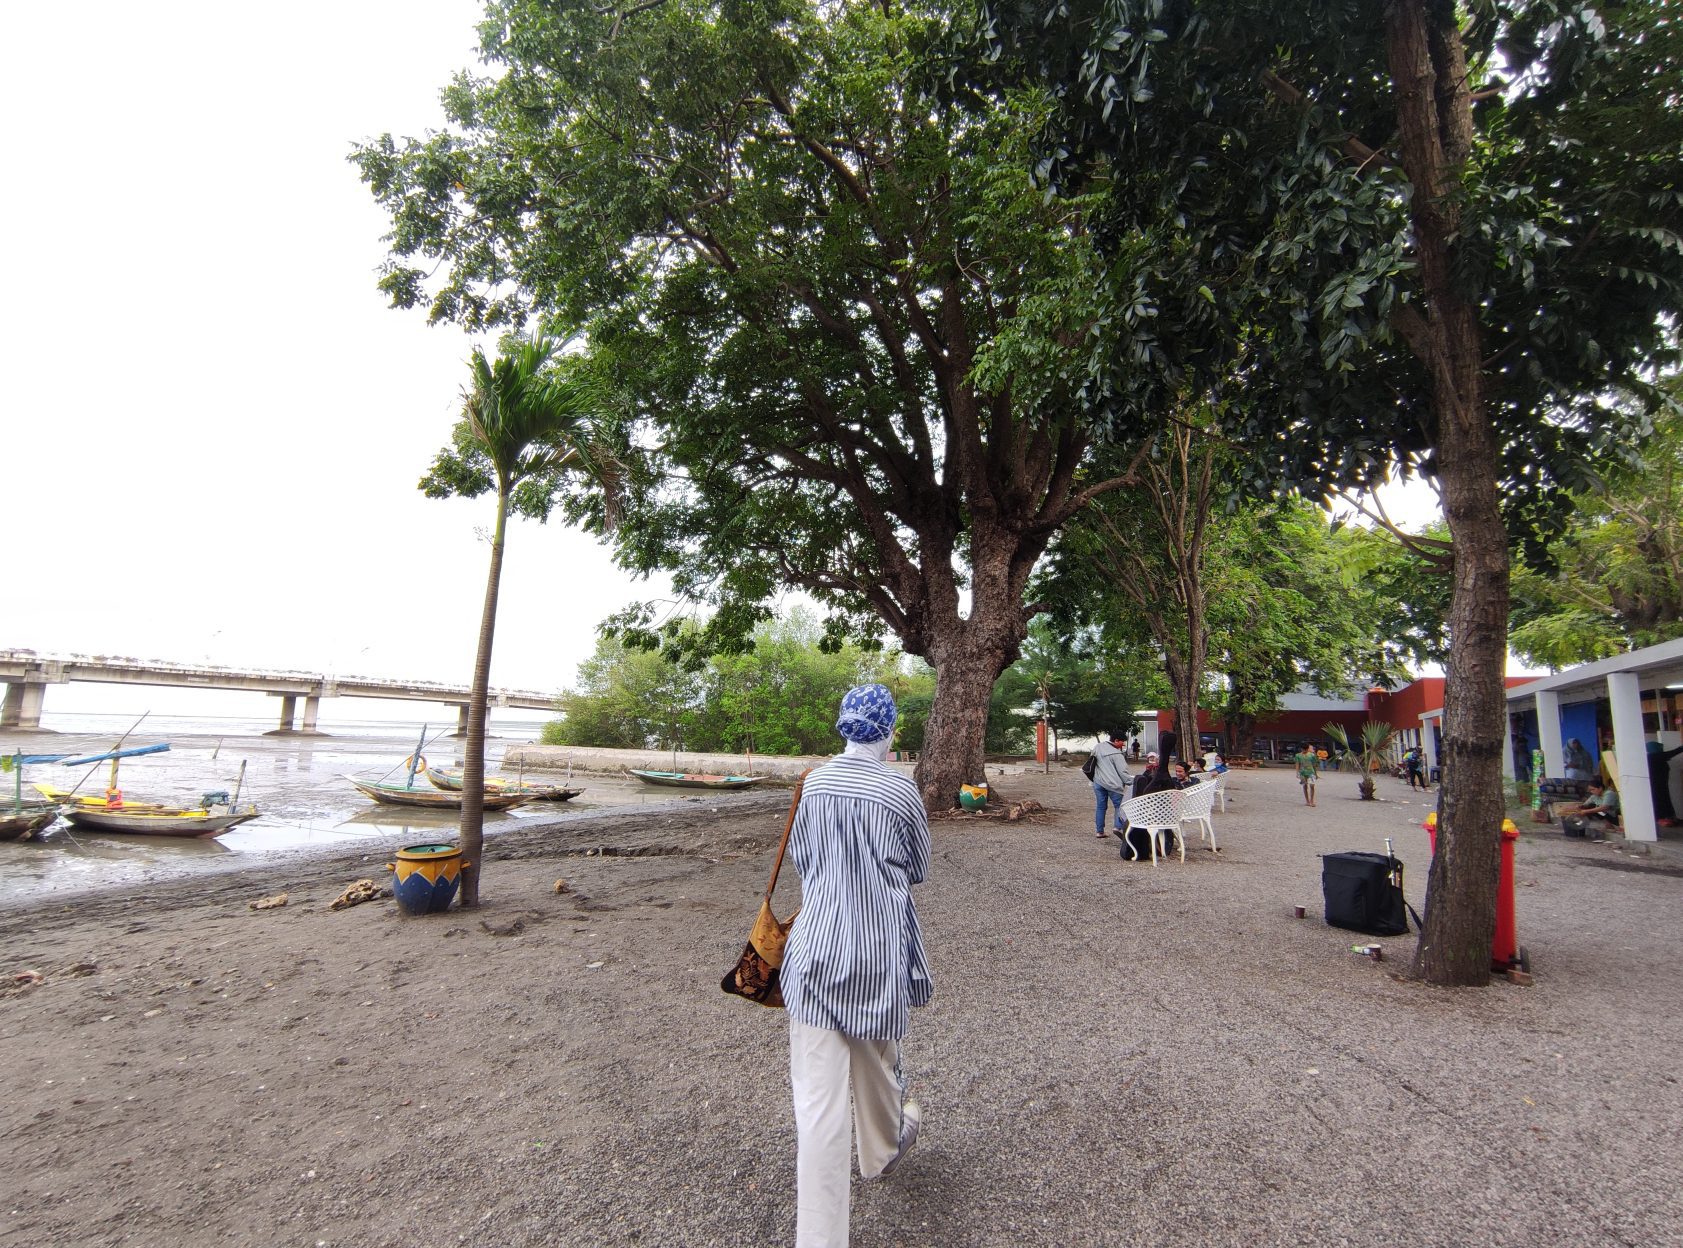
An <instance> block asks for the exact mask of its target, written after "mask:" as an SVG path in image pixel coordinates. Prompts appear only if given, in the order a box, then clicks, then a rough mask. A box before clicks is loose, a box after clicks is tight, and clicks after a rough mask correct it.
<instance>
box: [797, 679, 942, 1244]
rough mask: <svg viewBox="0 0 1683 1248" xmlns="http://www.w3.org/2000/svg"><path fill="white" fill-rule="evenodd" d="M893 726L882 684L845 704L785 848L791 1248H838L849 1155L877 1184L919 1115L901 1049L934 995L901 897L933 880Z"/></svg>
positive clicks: (924, 826) (912, 918) (890, 701)
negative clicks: (793, 878) (834, 746)
mask: <svg viewBox="0 0 1683 1248" xmlns="http://www.w3.org/2000/svg"><path fill="white" fill-rule="evenodd" d="M896 718H897V711H896V709H895V706H894V697H893V695H892V694H890V693H889V691H888V690H887V689H886V688H884V687H883V686H882V685H861V686H859V687H858V688H855V689H850V690H849V691H848V693H847V696H846V697H844V698H843V699H842V704H841V715H840V717H839V718H838V719H837V720H836V730H837V731H838V732H840V733H841V735H842V737H843V738H844V739H845V740H846V741H847V747H846V749H845V750H844V751H843V752H842V753H841V754H840V755H839V756H837V757H836V758H833V759H831V760H830V761H829V762H827V763H825V764H823V765H822V766H820V767H815V768H814V769H813V770H812V771H811V772H810V773H809V774H808V775H807V777H806V783H805V786H804V789H803V791H802V796H801V804H800V808H799V809H798V810H797V812H796V814H795V823H794V828H793V830H792V832H791V834H790V838H789V850H790V854H791V856H792V859H793V861H794V864H795V869H796V870H797V871H798V872H799V873H800V877H801V912H800V915H799V917H797V918H796V920H795V926H794V928H793V929H792V930H791V931H790V933H789V941H788V945H787V947H786V948H785V949H784V952H783V968H782V971H781V981H782V988H783V1001H784V1004H785V1005H786V1006H787V1007H788V1011H789V1082H790V1085H791V1088H792V1090H793V1093H794V1102H795V1134H796V1159H795V1178H796V1215H795V1245H796V1248H845V1246H846V1244H847V1230H848V1211H849V1205H850V1201H851V1197H852V1190H851V1182H850V1179H851V1170H852V1165H851V1156H852V1152H853V1148H852V1147H851V1144H852V1142H853V1141H854V1140H856V1141H857V1147H858V1153H859V1174H860V1177H861V1178H864V1179H867V1180H869V1179H876V1178H881V1177H884V1176H886V1175H888V1174H889V1173H891V1172H892V1171H893V1170H894V1168H895V1167H896V1166H898V1165H899V1164H900V1159H901V1158H902V1157H904V1156H905V1155H906V1152H907V1150H909V1149H910V1148H911V1147H912V1145H913V1144H915V1143H916V1142H917V1137H918V1128H919V1126H920V1124H921V1121H922V1116H923V1115H922V1111H921V1110H920V1109H919V1107H918V1104H917V1102H916V1101H913V1100H909V1099H907V1097H906V1093H905V1080H904V1078H903V1076H902V1074H901V1067H900V1041H901V1039H902V1038H903V1037H904V1036H905V1034H906V1027H907V1023H908V1021H909V1019H908V1015H909V1013H910V1007H911V1006H914V1005H925V1004H927V1003H928V1001H929V998H930V996H931V994H932V993H933V992H934V984H933V982H932V981H931V980H930V977H929V967H928V963H927V960H926V958H925V955H924V950H923V934H922V931H921V929H920V928H919V926H918V918H917V911H916V909H915V908H914V907H913V905H912V893H911V890H912V885H914V884H918V883H921V882H922V881H923V878H924V875H925V873H926V872H927V871H928V869H929V823H928V820H927V818H926V817H925V815H924V810H923V801H922V799H921V798H920V797H919V795H918V791H917V788H916V786H915V785H913V784H912V782H911V780H909V779H908V778H907V777H905V776H903V775H901V774H900V773H899V772H897V771H895V770H893V769H892V768H890V767H889V766H888V765H887V764H886V762H885V761H884V759H885V758H886V756H887V753H888V743H889V739H890V737H891V736H892V735H893V732H894V722H895V719H896ZM850 1090H851V1101H852V1113H851V1118H852V1122H851V1124H850V1123H849V1092H850ZM850 1126H851V1129H850Z"/></svg>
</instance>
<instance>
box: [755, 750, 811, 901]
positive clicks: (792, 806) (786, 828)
mask: <svg viewBox="0 0 1683 1248" xmlns="http://www.w3.org/2000/svg"><path fill="white" fill-rule="evenodd" d="M811 773H812V768H810V767H808V768H807V769H806V770H805V771H803V772H801V775H800V779H798V780H796V781H795V793H794V796H793V797H791V798H790V799H789V818H788V819H787V820H786V821H785V822H784V824H783V843H782V844H781V845H779V846H778V847H777V861H776V862H774V863H772V864H771V880H770V881H769V882H768V883H767V884H766V900H767V901H770V900H771V891H772V889H774V888H776V887H777V873H778V872H779V871H781V870H783V855H784V853H785V852H786V851H787V850H788V848H789V833H790V832H792V831H794V828H795V811H796V810H797V809H799V808H800V804H801V789H802V787H803V786H804V785H805V784H806V778H807V776H809V775H810V774H811Z"/></svg>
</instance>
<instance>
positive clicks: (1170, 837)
mask: <svg viewBox="0 0 1683 1248" xmlns="http://www.w3.org/2000/svg"><path fill="white" fill-rule="evenodd" d="M1165 845H1166V846H1167V847H1168V848H1166V849H1165V848H1164V846H1165ZM1179 848H1180V842H1179V841H1177V840H1176V839H1175V834H1174V833H1173V832H1169V833H1166V834H1165V835H1164V837H1163V842H1162V844H1159V845H1158V847H1157V856H1158V857H1159V858H1166V857H1168V856H1169V855H1170V854H1172V853H1174V852H1176V850H1178V849H1179ZM1122 860H1123V861H1124V862H1150V861H1151V833H1149V832H1147V831H1146V830H1145V829H1144V828H1133V827H1130V828H1124V829H1123V831H1122Z"/></svg>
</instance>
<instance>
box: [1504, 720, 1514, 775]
mask: <svg viewBox="0 0 1683 1248" xmlns="http://www.w3.org/2000/svg"><path fill="white" fill-rule="evenodd" d="M1502 723H1503V724H1504V725H1506V728H1507V730H1506V731H1505V732H1503V733H1502V774H1503V775H1504V776H1506V777H1507V778H1508V779H1509V780H1512V779H1513V778H1514V717H1513V714H1512V713H1511V711H1510V712H1509V713H1508V714H1505V715H1503V716H1502Z"/></svg>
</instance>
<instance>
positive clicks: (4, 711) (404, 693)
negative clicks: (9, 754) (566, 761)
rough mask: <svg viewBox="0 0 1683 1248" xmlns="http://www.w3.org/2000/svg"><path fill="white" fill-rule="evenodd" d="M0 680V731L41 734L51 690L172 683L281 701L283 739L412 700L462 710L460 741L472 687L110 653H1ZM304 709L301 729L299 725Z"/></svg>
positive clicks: (497, 698) (513, 692)
mask: <svg viewBox="0 0 1683 1248" xmlns="http://www.w3.org/2000/svg"><path fill="white" fill-rule="evenodd" d="M0 681H3V682H5V685H6V697H5V701H4V703H0V729H3V728H37V729H38V728H40V726H41V707H42V705H43V704H44V703H45V702H46V699H47V686H48V685H67V684H69V683H70V682H71V681H91V682H94V683H96V684H107V685H168V686H170V687H172V688H177V689H238V690H244V691H246V692H256V693H266V694H269V695H270V696H271V697H276V698H279V699H280V727H279V728H277V729H275V730H274V731H275V732H276V733H300V734H315V735H319V733H318V731H317V728H316V717H317V715H318V714H319V713H320V710H321V700H322V699H323V698H397V699H401V700H404V701H410V702H439V703H443V704H444V705H446V706H454V707H455V708H456V735H457V736H463V735H465V734H466V733H467V717H468V700H469V693H470V691H469V689H468V687H467V686H466V685H447V684H440V683H437V682H435V681H424V680H377V679H374V678H372V677H367V676H321V675H316V674H313V673H310V672H270V671H257V670H252V671H242V670H240V669H238V668H231V667H213V666H210V665H200V664H193V663H167V662H157V661H154V660H149V659H130V658H111V657H108V656H105V655H97V656H89V655H44V654H37V653H35V651H33V650H0ZM300 699H302V700H303V703H304V722H303V724H302V726H300V725H298V724H297V723H296V722H295V721H296V718H297V714H298V703H299V700H300ZM490 700H491V705H492V706H498V707H511V706H512V707H519V708H521V709H523V710H536V711H547V710H551V709H553V708H554V706H555V695H554V694H552V693H534V692H532V691H531V690H526V689H493V690H491V695H490Z"/></svg>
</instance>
